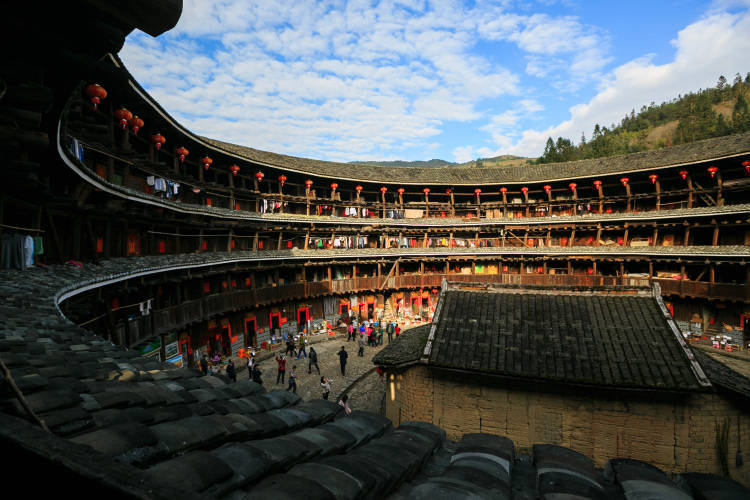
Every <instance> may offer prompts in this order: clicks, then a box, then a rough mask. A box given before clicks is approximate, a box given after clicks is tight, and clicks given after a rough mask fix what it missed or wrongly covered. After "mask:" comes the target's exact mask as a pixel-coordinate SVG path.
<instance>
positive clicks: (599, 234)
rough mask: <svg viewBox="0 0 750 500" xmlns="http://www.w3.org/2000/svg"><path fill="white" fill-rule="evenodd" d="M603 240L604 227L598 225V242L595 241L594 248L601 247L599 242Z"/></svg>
mask: <svg viewBox="0 0 750 500" xmlns="http://www.w3.org/2000/svg"><path fill="white" fill-rule="evenodd" d="M601 239H602V225H601V224H597V225H596V240H595V241H594V246H595V247H598V246H599V240H601Z"/></svg>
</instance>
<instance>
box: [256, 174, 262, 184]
mask: <svg viewBox="0 0 750 500" xmlns="http://www.w3.org/2000/svg"><path fill="white" fill-rule="evenodd" d="M255 178H256V179H258V182H260V181H262V180H263V172H255Z"/></svg>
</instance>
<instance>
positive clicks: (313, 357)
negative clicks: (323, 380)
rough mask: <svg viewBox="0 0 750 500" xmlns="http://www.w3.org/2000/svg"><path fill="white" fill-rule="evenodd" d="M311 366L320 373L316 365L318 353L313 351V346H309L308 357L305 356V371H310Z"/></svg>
mask: <svg viewBox="0 0 750 500" xmlns="http://www.w3.org/2000/svg"><path fill="white" fill-rule="evenodd" d="M313 366H314V367H315V369H316V370H318V375H320V367H319V366H318V353H317V352H316V351H315V348H314V347H313V346H310V357H309V358H307V373H312V367H313Z"/></svg>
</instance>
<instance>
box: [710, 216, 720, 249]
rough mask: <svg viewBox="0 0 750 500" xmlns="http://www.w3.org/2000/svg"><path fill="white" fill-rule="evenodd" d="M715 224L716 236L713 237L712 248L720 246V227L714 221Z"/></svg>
mask: <svg viewBox="0 0 750 500" xmlns="http://www.w3.org/2000/svg"><path fill="white" fill-rule="evenodd" d="M713 223H714V234H713V236H712V237H711V246H714V247H715V246H718V245H719V225H718V224H717V223H716V221H713Z"/></svg>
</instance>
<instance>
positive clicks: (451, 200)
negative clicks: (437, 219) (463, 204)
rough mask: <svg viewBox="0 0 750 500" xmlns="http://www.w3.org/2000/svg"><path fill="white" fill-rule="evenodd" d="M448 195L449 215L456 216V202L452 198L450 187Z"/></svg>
mask: <svg viewBox="0 0 750 500" xmlns="http://www.w3.org/2000/svg"><path fill="white" fill-rule="evenodd" d="M450 197H451V198H450V205H451V217H455V216H456V202H455V200H454V199H453V190H452V189H451V194H450Z"/></svg>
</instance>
